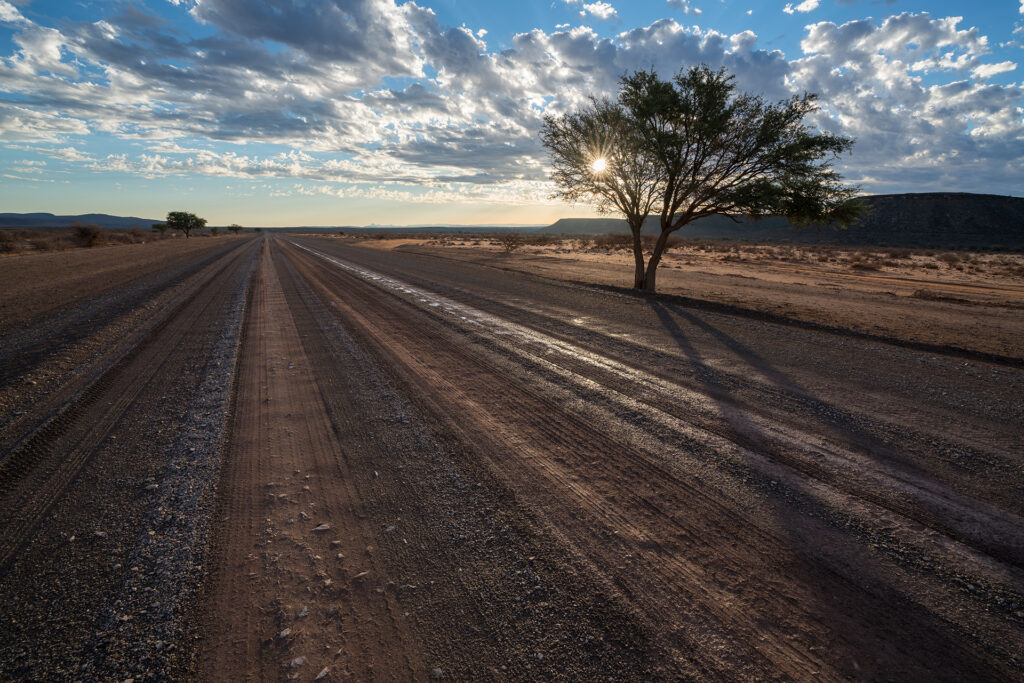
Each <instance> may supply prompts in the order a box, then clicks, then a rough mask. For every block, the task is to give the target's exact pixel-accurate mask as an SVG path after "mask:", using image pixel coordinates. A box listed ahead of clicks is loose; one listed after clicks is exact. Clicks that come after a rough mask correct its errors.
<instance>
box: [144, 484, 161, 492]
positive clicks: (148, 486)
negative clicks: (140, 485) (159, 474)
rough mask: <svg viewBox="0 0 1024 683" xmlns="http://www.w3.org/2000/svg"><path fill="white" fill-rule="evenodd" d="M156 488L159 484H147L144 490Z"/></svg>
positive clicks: (154, 489)
mask: <svg viewBox="0 0 1024 683" xmlns="http://www.w3.org/2000/svg"><path fill="white" fill-rule="evenodd" d="M158 488H160V484H147V485H146V490H147V491H156V490H157V489H158Z"/></svg>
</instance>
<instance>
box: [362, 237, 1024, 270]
mask: <svg viewBox="0 0 1024 683" xmlns="http://www.w3.org/2000/svg"><path fill="white" fill-rule="evenodd" d="M519 235H520V236H521V244H518V245H517V246H516V247H515V248H514V251H515V253H516V254H524V255H544V254H548V255H552V256H569V255H572V254H580V255H583V254H593V255H602V254H603V255H607V256H615V257H616V258H619V257H629V256H630V252H631V250H632V247H633V242H632V237H631V236H630V235H628V234H621V233H619V234H609V235H596V236H589V235H577V236H560V235H546V234H541V235H537V234H533V235H531V234H530V233H528V232H523V233H519ZM344 237H345V238H346V239H355V240H366V239H371V240H396V239H408V238H410V237H413V235H409V234H402V233H391V234H379V235H372V236H355V235H352V234H349V235H345V236H344ZM415 237H416V238H418V241H419V242H420V243H422V244H425V245H428V246H439V247H449V248H474V249H482V250H485V251H494V252H497V251H504V250H505V248H504V246H503V244H502V236H501V235H499V234H494V233H451V234H433V235H426V234H417V235H415ZM655 240H656V237H655V236H652V235H644V236H643V238H642V241H643V245H644V251H645V252H646V253H647V254H648V255H649V254H650V253H651V250H652V249H653V247H654V242H655ZM667 254H668V255H667V256H666V264H667V263H672V264H673V265H672V266H671V267H683V266H692V267H700V266H702V265H706V264H714V263H721V264H730V263H734V264H753V265H766V266H774V267H782V268H785V267H798V268H810V269H815V270H819V271H823V272H837V273H847V274H860V273H863V274H865V275H867V274H872V273H877V274H884V273H893V274H895V273H901V274H906V273H908V272H915V271H916V272H918V273H920V274H922V275H923V274H925V273H928V272H929V271H931V272H934V271H940V272H944V273H950V274H952V275H958V274H962V275H963V276H964V277H967V276H997V277H1009V278H1024V254H1018V253H1001V252H979V251H944V250H936V249H912V248H905V247H843V246H835V245H802V244H753V243H744V242H733V241H730V240H704V239H686V238H680V237H672V238H670V239H669V243H668V250H667Z"/></svg>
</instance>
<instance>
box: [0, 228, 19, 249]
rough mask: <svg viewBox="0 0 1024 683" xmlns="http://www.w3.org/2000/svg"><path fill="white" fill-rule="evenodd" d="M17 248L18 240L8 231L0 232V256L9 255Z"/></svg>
mask: <svg viewBox="0 0 1024 683" xmlns="http://www.w3.org/2000/svg"><path fill="white" fill-rule="evenodd" d="M17 248H18V240H17V238H16V237H15V236H14V233H12V232H11V231H10V230H0V254H10V253H11V252H14V251H16V250H17Z"/></svg>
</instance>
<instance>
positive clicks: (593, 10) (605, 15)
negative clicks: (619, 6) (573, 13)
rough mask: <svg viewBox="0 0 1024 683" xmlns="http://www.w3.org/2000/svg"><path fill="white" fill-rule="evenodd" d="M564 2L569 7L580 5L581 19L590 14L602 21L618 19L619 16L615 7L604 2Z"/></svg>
mask: <svg viewBox="0 0 1024 683" xmlns="http://www.w3.org/2000/svg"><path fill="white" fill-rule="evenodd" d="M563 2H565V4H567V5H580V6H581V7H582V9H581V10H580V17H586V16H587V15H588V14H589V15H591V16H593V17H595V18H597V19H600V20H602V21H607V20H609V19H617V18H618V16H619V14H618V12H617V11H616V10H615V8H614V7H612V6H611V5H610V4H609V3H607V2H602V1H601V0H595V1H594V2H586V0H563Z"/></svg>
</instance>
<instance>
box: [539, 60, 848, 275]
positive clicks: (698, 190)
mask: <svg viewBox="0 0 1024 683" xmlns="http://www.w3.org/2000/svg"><path fill="white" fill-rule="evenodd" d="M733 80H734V77H733V76H731V75H729V74H728V73H727V72H726V71H725V70H724V69H721V70H719V71H712V70H711V69H709V68H708V67H707V66H703V65H702V66H698V67H693V68H691V69H690V70H689V71H687V72H682V71H681V72H680V73H679V74H678V75H677V76H676V77H675V78H674V79H672V80H671V81H662V80H661V79H659V78H658V76H657V74H656V73H655V72H654V71H637V72H634V73H633V74H631V75H628V76H625V77H623V79H622V81H621V83H620V86H621V87H620V89H619V93H618V100H617V103H616V104H617V110H618V111H620V112H621V114H622V121H623V125H624V126H625V127H626V128H627V129H628V130H629V133H628V134H627V135H622V136H618V137H616V139H615V144H616V145H622V149H621V150H620V151H619V152H617V153H613V154H610V155H608V156H607V157H605V158H606V159H607V162H606V166H605V171H604V172H605V173H607V174H608V175H609V176H610V177H613V178H615V181H614V182H615V183H616V184H618V183H619V182H620V181H619V178H620V177H621V178H623V179H624V180H625V179H627V178H631V174H633V173H635V171H634V168H640V169H644V171H645V173H644V176H643V177H644V179H645V181H646V182H653V184H654V189H653V190H651V192H652V193H653V195H654V197H655V203H656V208H655V210H656V211H658V212H660V228H661V230H660V234H659V236H658V239H657V241H656V242H655V244H654V248H653V250H652V252H651V256H650V258H649V259H648V260H647V263H646V267H645V266H644V263H643V261H644V254H643V249H642V245H641V242H640V240H639V236H638V232H637V231H635V230H634V228H633V225H632V223H631V224H630V230H631V231H632V232H634V240H633V252H634V256H635V260H636V263H637V272H636V278H635V282H634V286H635V287H636V288H638V289H644V290H646V291H652V292H653V291H654V290H655V284H656V276H657V268H658V264H659V263H660V261H661V257H662V255H663V254H664V252H665V246H666V245H667V243H668V238H669V236H670V235H671V233H673V232H675V231H676V230H679V229H680V228H682V227H683V226H685V225H687V224H689V223H691V222H692V221H695V220H697V219H699V218H705V217H708V216H714V215H722V216H727V217H729V218H731V219H732V220H735V221H739V220H740V219H739V217H740V216H747V217H751V218H762V217H765V216H782V217H785V218H787V219H789V220H790V221H791V222H793V223H794V224H796V225H806V224H808V223H833V224H840V225H842V224H846V223H848V222H850V221H851V220H853V219H854V218H856V217H857V215H858V214H859V212H860V204H859V202H857V201H856V200H855V196H856V194H857V188H854V187H845V186H843V185H842V182H841V181H842V179H841V177H840V176H839V174H838V173H836V171H835V170H834V169H833V168H832V164H833V163H834V161H835V160H836V159H837V158H838V156H839V155H840V154H842V153H844V152H847V151H849V150H850V148H851V147H852V146H853V140H851V139H850V138H846V137H842V136H837V135H833V134H831V133H828V132H819V131H816V130H813V129H811V128H809V127H808V126H807V125H805V123H804V119H805V117H806V116H807V115H808V114H811V113H812V112H814V111H816V110H817V109H818V105H817V97H816V96H815V95H813V94H807V93H805V94H804V95H802V96H794V97H792V98H790V99H788V100H783V101H781V102H777V103H774V104H773V103H768V102H766V101H765V100H764V98H762V97H758V96H753V95H749V94H746V93H741V92H737V90H736V86H735V84H734V83H733ZM580 116H582V117H585V118H586V117H590V116H592V111H591V109H590V108H585V109H583V110H581V111H580V112H576V113H574V114H569V115H567V116H566V117H563V118H562V120H561V121H562V122H564V121H567V120H569V119H571V118H572V117H580ZM544 125H545V127H544V130H543V136H544V137H543V140H544V144H545V146H547V147H548V149H549V150H551V154H552V160H553V162H554V167H555V172H554V174H553V179H554V180H555V183H556V185H557V186H558V194H559V196H563V197H565V198H575V199H578V198H584V197H586V198H589V199H591V200H593V201H596V203H597V204H598V206H599V207H600V205H601V203H602V202H604V201H606V200H605V199H604V196H603V195H602V194H601V193H599V192H595V191H594V189H596V188H597V187H598V186H596V185H594V182H595V181H592V180H583V179H582V174H583V173H586V172H587V170H588V169H587V168H586V167H585V166H584V165H583V163H582V161H577V166H578V170H577V172H576V174H575V175H574V174H570V173H564V172H560V164H565V163H566V162H567V161H568V160H570V159H571V158H572V157H570V156H569V155H567V154H566V153H565V152H564V151H562V148H563V147H565V148H568V147H571V146H572V145H573V144H574V143H573V142H572V140H571V139H570V138H569V137H568V136H566V135H560V136H559V138H558V140H557V141H555V140H552V141H551V142H549V139H550V138H551V136H550V131H552V130H559V129H557V128H553V126H552V124H551V122H549V121H545V124H544ZM552 142H557V144H552ZM575 144H576V145H577V146H578V147H579V149H581V150H583V152H582V153H581V154H579V155H578V156H577V157H576V158H577V159H579V160H581V159H583V158H584V155H585V153H586V150H589V149H591V147H587V145H588V144H590V143H589V142H588V141H585V140H583V139H579V141H578V142H577V143H575ZM621 159H629V160H630V162H629V163H630V164H631V166H629V167H623V168H621V169H620V168H617V167H616V164H618V163H621V161H620V160H621ZM651 166H653V171H647V169H649V168H650V167H651ZM593 169H594V167H591V168H590V172H591V174H593ZM648 179H652V180H648ZM634 180H635V179H634ZM644 187H647V185H646V184H645V185H644ZM615 208H616V209H618V210H619V211H620V212H622V213H623V215H624V216H625V217H626V219H627V221H630V220H631V218H635V215H634V216H632V217H631V216H630V215H628V214H627V213H626V212H625V211H623V210H622V208H621V207H620V206H618V204H616V205H615ZM645 217H646V215H645ZM641 225H642V221H641Z"/></svg>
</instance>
